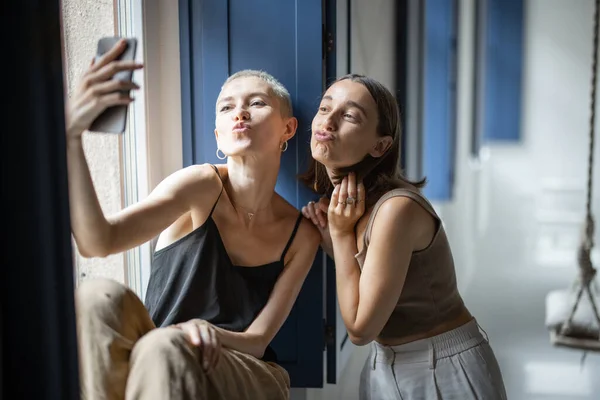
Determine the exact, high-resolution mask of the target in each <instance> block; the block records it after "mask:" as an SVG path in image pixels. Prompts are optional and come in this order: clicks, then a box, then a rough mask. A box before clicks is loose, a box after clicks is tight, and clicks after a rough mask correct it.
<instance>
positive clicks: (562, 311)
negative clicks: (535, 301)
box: [546, 289, 600, 352]
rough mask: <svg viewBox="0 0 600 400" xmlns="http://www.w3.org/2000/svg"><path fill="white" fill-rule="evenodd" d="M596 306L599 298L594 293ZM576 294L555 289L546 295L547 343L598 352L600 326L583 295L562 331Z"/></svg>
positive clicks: (571, 291) (586, 298)
mask: <svg viewBox="0 0 600 400" xmlns="http://www.w3.org/2000/svg"><path fill="white" fill-rule="evenodd" d="M593 298H594V301H595V303H596V304H600V296H599V295H598V294H597V293H594V294H593ZM575 301H576V292H574V291H573V290H570V289H564V290H554V291H552V292H550V293H548V294H547V296H546V327H547V328H548V330H549V331H550V343H551V344H552V345H554V346H557V347H568V348H574V349H582V350H588V351H598V352H600V326H598V322H597V320H596V316H595V315H594V310H593V307H592V303H591V301H590V299H589V297H588V296H585V295H584V296H582V297H581V299H580V300H579V304H578V307H577V310H576V311H575V314H574V315H573V319H572V321H571V324H570V326H569V328H568V329H567V330H566V331H565V332H561V330H562V327H563V324H564V322H565V321H567V320H568V318H569V313H570V312H571V308H572V305H573V304H574V303H575Z"/></svg>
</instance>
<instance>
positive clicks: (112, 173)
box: [62, 0, 125, 283]
mask: <svg viewBox="0 0 600 400" xmlns="http://www.w3.org/2000/svg"><path fill="white" fill-rule="evenodd" d="M62 25H63V38H64V46H65V49H64V69H65V78H66V79H65V80H66V90H67V96H71V94H72V93H73V90H74V89H75V85H76V84H77V83H79V81H80V79H81V76H82V75H83V73H84V72H85V70H86V69H87V68H88V66H89V64H90V61H91V59H92V57H93V56H94V54H95V53H96V46H97V41H98V39H100V38H101V37H103V36H113V35H114V34H115V12H114V8H113V3H112V2H97V1H94V0H85V1H82V0H63V1H62ZM121 146H122V135H106V134H97V133H86V134H84V136H83V147H84V150H85V154H86V158H87V160H88V165H89V168H90V174H91V176H92V180H93V182H94V187H95V189H96V192H97V193H98V198H99V201H100V205H101V206H102V210H103V211H104V213H105V214H113V213H116V212H117V211H119V210H120V209H121V207H122V204H123V196H122V193H121V186H122V184H123V181H122V179H121V176H122V173H123V171H122V168H121V166H122V156H121ZM73 245H74V249H75V251H74V255H75V266H76V273H77V275H76V282H77V283H79V282H82V281H84V280H88V279H93V278H97V277H106V278H111V279H114V280H116V281H119V282H125V269H124V267H125V258H124V255H123V254H122V253H121V254H115V255H111V256H108V257H105V258H83V257H81V255H80V254H79V252H78V251H77V248H76V246H75V242H74V241H73Z"/></svg>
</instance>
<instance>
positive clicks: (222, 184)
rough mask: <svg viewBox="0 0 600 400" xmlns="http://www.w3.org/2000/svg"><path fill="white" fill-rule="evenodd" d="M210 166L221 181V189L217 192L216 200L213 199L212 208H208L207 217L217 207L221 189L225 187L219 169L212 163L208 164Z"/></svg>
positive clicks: (221, 192)
mask: <svg viewBox="0 0 600 400" xmlns="http://www.w3.org/2000/svg"><path fill="white" fill-rule="evenodd" d="M210 166H211V167H213V169H214V170H215V172H216V173H217V176H218V177H219V180H220V181H221V191H220V192H219V196H218V197H217V201H215V204H213V206H212V209H211V210H210V214H208V216H209V218H210V217H211V216H212V213H213V211H215V208H216V207H217V204H218V203H219V199H220V198H221V195H222V194H223V189H224V188H225V184H224V183H223V178H221V174H220V173H219V169H218V168H217V166H216V165H213V164H210Z"/></svg>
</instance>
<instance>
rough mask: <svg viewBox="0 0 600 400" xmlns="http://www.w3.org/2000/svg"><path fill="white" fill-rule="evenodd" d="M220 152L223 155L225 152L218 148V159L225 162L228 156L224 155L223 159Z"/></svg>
mask: <svg viewBox="0 0 600 400" xmlns="http://www.w3.org/2000/svg"><path fill="white" fill-rule="evenodd" d="M219 151H220V152H221V153H223V151H222V150H221V149H220V148H218V147H217V158H218V159H219V160H224V159H226V158H227V154H225V153H223V157H221V156H220V155H219Z"/></svg>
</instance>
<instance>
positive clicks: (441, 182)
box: [422, 0, 456, 201]
mask: <svg viewBox="0 0 600 400" xmlns="http://www.w3.org/2000/svg"><path fill="white" fill-rule="evenodd" d="M424 32H425V35H424V46H425V52H424V54H425V60H424V65H425V68H424V78H423V79H424V88H423V90H424V96H423V98H424V104H423V121H422V126H423V135H424V137H423V172H424V174H425V176H426V177H427V180H428V182H429V183H428V185H427V186H426V187H425V190H424V192H425V195H426V196H427V197H428V198H429V199H431V200H438V201H440V200H441V201H443V200H450V199H451V198H452V188H453V181H454V164H455V162H454V161H455V160H454V154H455V144H456V123H455V120H456V119H455V118H456V3H455V0H427V1H426V3H425V25H424Z"/></svg>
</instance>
